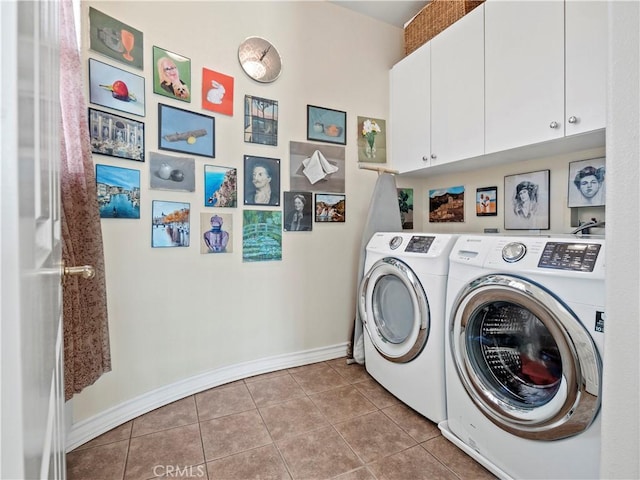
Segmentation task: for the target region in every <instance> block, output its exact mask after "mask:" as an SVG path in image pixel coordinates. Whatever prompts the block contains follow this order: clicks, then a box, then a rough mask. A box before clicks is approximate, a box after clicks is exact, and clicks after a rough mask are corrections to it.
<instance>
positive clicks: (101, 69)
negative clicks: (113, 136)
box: [89, 58, 145, 117]
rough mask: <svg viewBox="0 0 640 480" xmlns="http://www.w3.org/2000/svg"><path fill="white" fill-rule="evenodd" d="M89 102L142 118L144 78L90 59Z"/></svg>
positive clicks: (143, 109)
mask: <svg viewBox="0 0 640 480" xmlns="http://www.w3.org/2000/svg"><path fill="white" fill-rule="evenodd" d="M89 102H91V103H94V104H96V105H101V106H103V107H108V108H113V109H114V110H120V111H122V112H127V113H132V114H133V115H138V116H140V117H144V115H145V93H144V77H141V76H139V75H134V74H133V73H130V72H127V71H125V70H122V69H120V68H116V67H114V66H112V65H109V64H107V63H104V62H100V61H98V60H96V59H94V58H90V59H89Z"/></svg>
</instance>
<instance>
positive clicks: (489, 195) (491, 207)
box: [476, 187, 498, 217]
mask: <svg viewBox="0 0 640 480" xmlns="http://www.w3.org/2000/svg"><path fill="white" fill-rule="evenodd" d="M497 215H498V187H482V188H476V216H478V217H495V216H497Z"/></svg>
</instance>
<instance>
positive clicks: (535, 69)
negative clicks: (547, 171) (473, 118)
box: [484, 0, 564, 153]
mask: <svg viewBox="0 0 640 480" xmlns="http://www.w3.org/2000/svg"><path fill="white" fill-rule="evenodd" d="M484 7H485V8H484V18H485V112H486V113H485V139H486V140H485V151H486V153H493V152H500V151H502V150H508V149H511V148H515V147H521V146H523V145H531V144H534V143H540V142H545V141H548V140H554V139H556V138H562V137H563V136H564V2H556V1H540V2H515V1H506V2H505V1H499V0H489V1H487V2H485V4H484Z"/></svg>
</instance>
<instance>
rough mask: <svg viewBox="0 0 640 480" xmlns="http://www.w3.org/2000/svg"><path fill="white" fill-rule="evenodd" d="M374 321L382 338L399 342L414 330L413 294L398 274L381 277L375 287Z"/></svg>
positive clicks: (373, 301)
mask: <svg viewBox="0 0 640 480" xmlns="http://www.w3.org/2000/svg"><path fill="white" fill-rule="evenodd" d="M372 306H373V321H374V322H375V324H376V328H377V329H378V331H379V332H380V335H381V336H382V338H383V339H384V340H385V341H387V342H390V343H395V344H399V343H402V342H404V341H406V340H407V338H408V337H409V335H411V331H412V330H413V322H414V320H413V319H414V318H415V312H414V310H413V302H412V301H411V294H410V293H409V290H407V287H406V285H405V284H404V283H403V282H402V281H400V280H399V279H398V277H396V276H391V275H387V276H385V277H382V278H380V279H379V280H378V281H377V282H376V284H375V286H374V287H373V298H372Z"/></svg>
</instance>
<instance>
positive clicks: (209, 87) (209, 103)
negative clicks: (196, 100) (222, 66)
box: [202, 68, 233, 116]
mask: <svg viewBox="0 0 640 480" xmlns="http://www.w3.org/2000/svg"><path fill="white" fill-rule="evenodd" d="M202 108H203V109H205V110H211V111H212V112H218V113H222V114H223V115H231V116H233V77H230V76H228V75H224V74H223V73H218V72H214V71H213V70H208V69H206V68H203V69H202Z"/></svg>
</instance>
